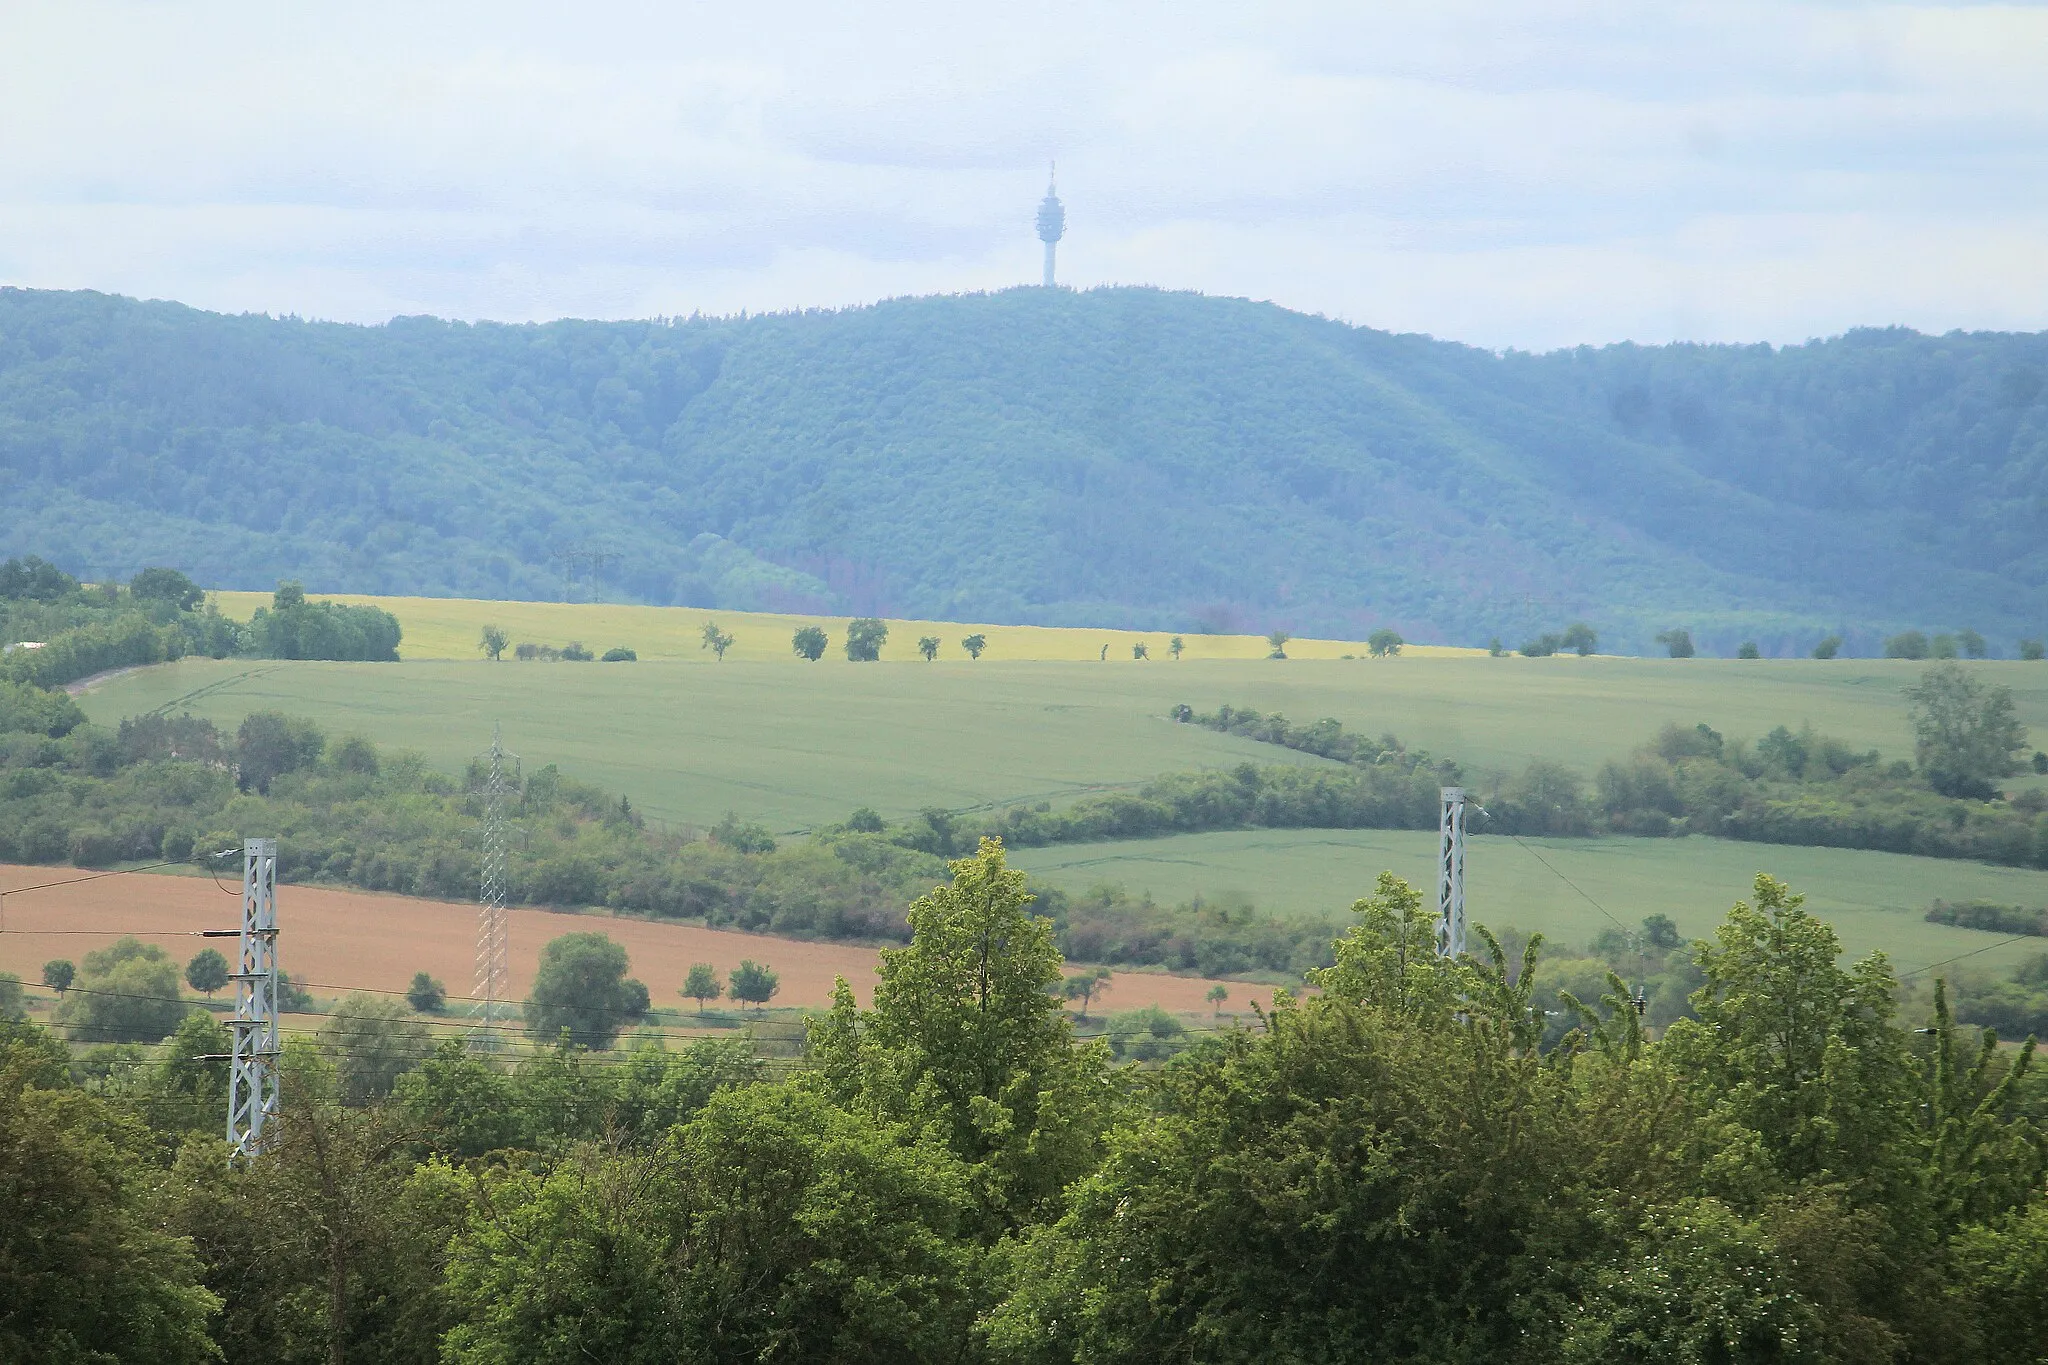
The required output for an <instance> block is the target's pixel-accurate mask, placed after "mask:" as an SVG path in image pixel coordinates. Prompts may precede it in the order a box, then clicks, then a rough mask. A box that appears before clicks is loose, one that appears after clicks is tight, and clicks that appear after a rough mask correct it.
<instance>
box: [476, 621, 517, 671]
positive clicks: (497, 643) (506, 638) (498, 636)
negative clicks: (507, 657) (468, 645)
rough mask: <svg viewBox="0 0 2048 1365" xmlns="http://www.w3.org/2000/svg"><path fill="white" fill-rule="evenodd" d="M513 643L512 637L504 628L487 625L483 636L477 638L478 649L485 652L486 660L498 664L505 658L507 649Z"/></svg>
mask: <svg viewBox="0 0 2048 1365" xmlns="http://www.w3.org/2000/svg"><path fill="white" fill-rule="evenodd" d="M511 643H512V637H511V636H510V635H507V634H506V633H505V628H504V627H503V626H492V625H487V626H485V627H484V630H483V634H482V635H480V636H478V637H477V642H476V647H477V648H478V649H480V650H482V651H483V652H484V657H485V658H487V659H489V660H490V661H491V662H493V663H496V662H497V661H498V660H499V659H500V658H502V657H504V653H505V647H506V646H507V645H510V644H511Z"/></svg>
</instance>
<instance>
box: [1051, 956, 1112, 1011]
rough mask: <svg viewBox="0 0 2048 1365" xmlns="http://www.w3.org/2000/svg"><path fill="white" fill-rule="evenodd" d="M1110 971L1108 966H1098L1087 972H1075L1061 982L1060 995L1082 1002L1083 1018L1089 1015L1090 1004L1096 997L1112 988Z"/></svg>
mask: <svg viewBox="0 0 2048 1365" xmlns="http://www.w3.org/2000/svg"><path fill="white" fill-rule="evenodd" d="M1110 985H1111V982H1110V971H1109V968H1107V967H1096V968H1093V969H1092V970H1089V971H1085V972H1075V973H1074V974H1073V975H1071V976H1069V977H1067V978H1066V979H1065V980H1064V981H1062V982H1060V997H1061V998H1062V999H1065V1000H1078V1001H1080V1002H1081V1011H1080V1013H1081V1018H1082V1019H1083V1020H1085V1019H1087V1017H1088V1006H1089V1005H1090V1004H1092V1003H1094V1000H1095V997H1096V996H1098V995H1100V994H1102V993H1103V992H1104V991H1106V990H1108V989H1109V988H1110Z"/></svg>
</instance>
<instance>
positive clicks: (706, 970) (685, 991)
mask: <svg viewBox="0 0 2048 1365" xmlns="http://www.w3.org/2000/svg"><path fill="white" fill-rule="evenodd" d="M676 994H678V995H682V996H686V997H687V998H689V999H691V1000H694V1001H696V1002H697V1013H699V1014H702V1013H703V1012H704V1002H705V1001H707V1000H716V999H718V998H719V997H720V996H722V995H724V994H725V983H724V982H723V981H721V980H719V979H718V969H717V968H716V967H714V966H712V965H711V964H710V963H709V962H693V963H691V964H690V973H689V975H688V976H686V977H684V978H683V985H682V989H681V990H679V991H677V992H676Z"/></svg>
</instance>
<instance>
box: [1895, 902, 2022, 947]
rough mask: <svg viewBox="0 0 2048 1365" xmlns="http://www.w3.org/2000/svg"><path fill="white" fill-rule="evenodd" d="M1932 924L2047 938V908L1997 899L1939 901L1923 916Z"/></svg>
mask: <svg viewBox="0 0 2048 1365" xmlns="http://www.w3.org/2000/svg"><path fill="white" fill-rule="evenodd" d="M1922 918H1924V919H1925V920H1926V921H1927V922H1928V923H1929V924H1955V925H1960V926H1961V927H1963V928H1965V929H1982V930H1985V931H1986V932H1988V933H1993V934H2005V935H2009V936H2024V935H2033V936H2035V937H2043V938H2048V909H2041V908H2038V907H2037V908H2034V909H2028V908H2027V907H2026V906H2024V905H2000V904H1998V903H1997V902H1996V901H1955V902H1950V901H1940V900H1938V901H1936V902H1935V903H1934V904H1933V905H1931V906H1929V907H1928V909H1927V913H1926V914H1925V915H1924V916H1922Z"/></svg>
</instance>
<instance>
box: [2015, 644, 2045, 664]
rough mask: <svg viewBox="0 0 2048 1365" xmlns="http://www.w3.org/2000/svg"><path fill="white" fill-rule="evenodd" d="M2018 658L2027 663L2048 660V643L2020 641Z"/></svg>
mask: <svg viewBox="0 0 2048 1365" xmlns="http://www.w3.org/2000/svg"><path fill="white" fill-rule="evenodd" d="M2020 657H2021V658H2022V659H2025V660H2027V661H2028V662H2029V663H2039V662H2040V661H2041V660H2043V659H2048V641H2042V640H2022V641H2020Z"/></svg>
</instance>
